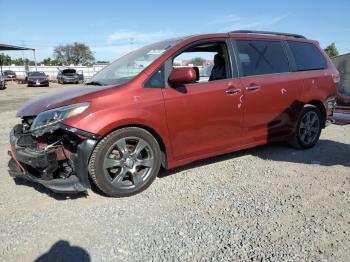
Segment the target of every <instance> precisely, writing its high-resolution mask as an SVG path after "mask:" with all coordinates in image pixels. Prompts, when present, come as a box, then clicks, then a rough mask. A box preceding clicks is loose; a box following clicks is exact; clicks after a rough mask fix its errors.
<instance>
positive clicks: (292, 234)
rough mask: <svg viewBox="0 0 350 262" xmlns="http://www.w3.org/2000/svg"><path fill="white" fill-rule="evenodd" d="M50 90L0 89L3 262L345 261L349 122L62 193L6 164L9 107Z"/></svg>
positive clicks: (349, 256)
mask: <svg viewBox="0 0 350 262" xmlns="http://www.w3.org/2000/svg"><path fill="white" fill-rule="evenodd" d="M66 88H70V87H69V86H67V87H66ZM52 90H57V88H52V87H51V88H27V87H24V86H9V87H8V88H7V89H6V90H4V91H0V112H1V113H0V123H1V129H0V138H1V139H0V149H1V150H0V160H1V161H0V214H1V215H0V260H1V261H33V260H35V259H37V258H39V257H40V259H39V261H52V260H53V261H55V260H56V261H89V260H91V261H102V260H105V261H145V260H157V261H164V260H190V261H193V260H228V259H229V260H238V259H241V260H250V259H252V260H254V261H255V260H272V261H281V260H289V261H290V260H293V261H303V260H312V261H325V260H328V261H350V250H349V249H350V125H347V126H335V125H332V126H330V127H328V128H327V129H326V130H324V132H323V133H322V136H321V140H320V142H319V144H318V145H317V146H316V147H315V148H313V149H311V150H307V151H298V150H294V149H291V148H288V147H285V146H284V145H280V144H277V145H268V146H263V147H259V148H254V149H249V150H245V151H241V152H236V153H232V154H228V155H224V156H220V157H216V158H211V159H207V160H203V161H198V162H196V163H193V164H191V165H187V166H185V167H182V168H179V169H175V170H171V171H162V174H161V176H160V178H158V179H156V181H155V182H154V183H153V185H152V186H151V187H150V188H149V189H148V190H146V191H145V192H144V193H142V194H140V195H137V196H134V197H131V198H124V199H113V198H108V197H105V196H103V195H101V194H100V193H99V191H97V190H96V189H95V190H92V191H90V192H89V195H88V196H86V197H85V196H84V195H78V196H62V195H57V194H53V193H51V192H50V191H48V190H46V189H45V188H43V187H42V186H39V185H35V184H32V183H29V182H22V181H16V183H17V185H16V183H15V181H14V180H13V179H12V178H10V177H9V176H8V171H7V161H8V159H9V157H8V155H7V144H8V134H9V132H10V129H11V127H12V126H13V125H14V124H15V123H16V122H17V121H18V120H17V119H16V118H15V110H16V109H17V108H18V107H19V106H20V105H21V104H22V103H23V102H24V101H26V100H28V99H30V98H32V97H35V96H37V95H39V94H42V93H45V92H50V91H52Z"/></svg>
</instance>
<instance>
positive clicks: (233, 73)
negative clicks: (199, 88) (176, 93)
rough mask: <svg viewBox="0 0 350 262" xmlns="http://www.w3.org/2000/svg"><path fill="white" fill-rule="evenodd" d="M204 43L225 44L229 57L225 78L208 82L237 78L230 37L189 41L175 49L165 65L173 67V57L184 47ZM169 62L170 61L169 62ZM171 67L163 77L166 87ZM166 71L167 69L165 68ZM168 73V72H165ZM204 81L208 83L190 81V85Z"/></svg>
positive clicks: (183, 49)
mask: <svg viewBox="0 0 350 262" xmlns="http://www.w3.org/2000/svg"><path fill="white" fill-rule="evenodd" d="M205 43H222V44H224V45H225V46H226V48H225V49H226V53H227V55H228V57H229V59H228V61H226V66H229V67H230V68H229V69H228V70H227V69H226V71H227V72H226V73H228V75H227V77H226V78H225V79H218V80H213V81H210V83H213V82H216V81H223V80H228V79H232V78H237V77H238V70H237V67H236V66H235V63H234V62H235V61H233V60H235V56H234V55H233V54H232V50H231V43H230V38H229V37H225V38H223V37H220V38H208V39H201V40H197V41H194V42H191V43H189V44H188V45H186V46H184V47H182V48H180V49H179V50H177V51H175V52H174V53H173V54H172V55H171V56H170V57H169V58H168V59H167V61H166V62H165V63H168V65H165V66H166V67H167V66H168V67H169V66H170V68H171V69H172V67H173V62H174V59H175V58H176V57H177V56H179V55H180V54H181V53H183V52H184V51H185V50H186V49H188V48H190V47H193V46H196V45H200V44H205ZM169 62H170V63H169ZM171 69H170V70H169V72H165V78H166V81H165V82H166V85H167V87H169V83H168V81H167V79H168V77H169V74H170V72H171ZM165 71H167V70H165ZM167 73H168V74H167ZM205 83H209V81H208V82H199V83H191V84H190V85H197V84H205Z"/></svg>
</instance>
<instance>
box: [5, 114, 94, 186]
mask: <svg viewBox="0 0 350 262" xmlns="http://www.w3.org/2000/svg"><path fill="white" fill-rule="evenodd" d="M35 119H37V118H35V117H23V118H22V124H18V125H16V126H15V127H14V128H13V129H12V131H11V134H10V146H9V154H10V156H11V159H10V161H9V173H10V175H11V176H12V177H16V178H24V179H27V180H30V181H34V182H37V183H40V184H42V185H44V186H45V187H47V188H49V189H51V190H52V191H54V192H60V193H78V192H85V191H86V190H87V189H88V188H90V183H89V178H88V161H89V157H90V155H91V152H92V150H93V148H94V146H95V144H96V142H97V140H98V137H97V136H96V135H94V134H91V133H88V132H85V131H82V130H79V129H76V128H72V127H69V126H67V125H65V124H63V123H62V122H60V121H57V123H50V124H47V125H43V126H41V127H39V128H36V129H33V128H32V127H33V123H34V122H35Z"/></svg>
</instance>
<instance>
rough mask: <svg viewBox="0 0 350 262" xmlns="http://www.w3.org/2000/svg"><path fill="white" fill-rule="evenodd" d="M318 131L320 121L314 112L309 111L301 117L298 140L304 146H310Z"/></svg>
mask: <svg viewBox="0 0 350 262" xmlns="http://www.w3.org/2000/svg"><path fill="white" fill-rule="evenodd" d="M319 131H320V119H319V117H318V115H317V113H316V112H314V111H309V112H307V113H305V115H304V116H303V117H302V119H301V121H300V125H299V138H300V140H301V141H302V142H303V143H305V144H306V145H309V144H312V143H313V142H314V141H315V140H316V139H317V137H318V133H319Z"/></svg>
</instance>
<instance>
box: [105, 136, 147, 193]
mask: <svg viewBox="0 0 350 262" xmlns="http://www.w3.org/2000/svg"><path fill="white" fill-rule="evenodd" d="M153 168H154V152H153V151H152V148H151V146H150V145H149V144H148V143H147V142H146V141H145V140H144V139H142V138H139V137H124V138H121V139H119V140H118V141H116V142H115V143H114V144H113V145H112V146H111V147H110V148H109V150H108V151H107V154H106V156H105V159H104V164H103V169H104V174H105V176H106V178H107V180H108V181H109V182H110V184H111V185H112V186H113V187H115V188H118V189H130V188H137V187H140V186H142V185H143V184H144V182H145V181H146V180H147V178H148V177H149V175H150V174H151V172H152V169H153Z"/></svg>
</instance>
